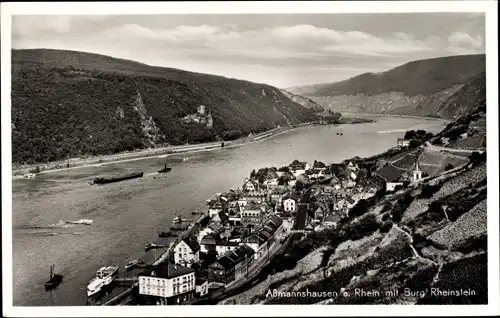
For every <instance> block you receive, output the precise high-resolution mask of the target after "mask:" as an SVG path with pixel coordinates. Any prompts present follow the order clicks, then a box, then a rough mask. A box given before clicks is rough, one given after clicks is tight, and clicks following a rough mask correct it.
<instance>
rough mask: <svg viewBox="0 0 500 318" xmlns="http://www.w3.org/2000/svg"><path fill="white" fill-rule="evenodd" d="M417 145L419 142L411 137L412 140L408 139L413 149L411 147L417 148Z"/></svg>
mask: <svg viewBox="0 0 500 318" xmlns="http://www.w3.org/2000/svg"><path fill="white" fill-rule="evenodd" d="M418 146H420V142H419V141H417V140H415V139H413V140H412V141H410V146H409V147H410V148H411V149H413V148H417V147H418Z"/></svg>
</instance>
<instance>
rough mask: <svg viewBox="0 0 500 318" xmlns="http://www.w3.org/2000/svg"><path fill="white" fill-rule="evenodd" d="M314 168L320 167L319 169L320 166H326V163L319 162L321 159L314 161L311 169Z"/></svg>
mask: <svg viewBox="0 0 500 318" xmlns="http://www.w3.org/2000/svg"><path fill="white" fill-rule="evenodd" d="M314 168H320V169H322V168H326V165H325V164H324V163H323V162H321V161H315V162H314V164H313V169H314Z"/></svg>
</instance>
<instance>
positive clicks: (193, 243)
mask: <svg viewBox="0 0 500 318" xmlns="http://www.w3.org/2000/svg"><path fill="white" fill-rule="evenodd" d="M182 242H184V243H186V244H187V246H189V248H190V249H191V250H192V251H193V253H196V252H198V251H199V250H200V244H199V243H198V241H197V240H196V238H194V237H192V236H187V237H185V238H183V239H182Z"/></svg>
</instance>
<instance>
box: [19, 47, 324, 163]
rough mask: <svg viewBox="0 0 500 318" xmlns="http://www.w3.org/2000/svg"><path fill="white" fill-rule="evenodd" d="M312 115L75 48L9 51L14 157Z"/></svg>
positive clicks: (234, 88)
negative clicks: (76, 50)
mask: <svg viewBox="0 0 500 318" xmlns="http://www.w3.org/2000/svg"><path fill="white" fill-rule="evenodd" d="M201 106H205V108H204V111H201V114H200V109H201V108H200V107H201ZM315 119H316V115H314V113H313V112H312V111H311V110H309V109H307V108H305V107H303V106H301V105H299V104H297V103H295V102H293V101H291V100H290V99H289V98H288V97H286V96H285V95H283V93H281V92H280V91H279V90H278V89H277V88H274V87H271V86H269V85H264V84H257V83H251V82H247V81H240V80H235V79H229V78H224V77H220V76H213V75H207V74H199V73H192V72H186V71H182V70H177V69H170V68H162V67H153V66H149V65H145V64H141V63H137V62H133V61H127V60H122V59H116V58H112V57H109V56H103V55H98V54H90V53H84V52H74V51H62V50H44V49H39V50H13V51H12V149H13V153H12V158H13V162H15V163H39V162H47V161H55V160H61V159H66V158H67V157H78V156H82V155H98V154H109V153H117V152H122V151H128V150H133V149H142V148H149V147H156V146H160V145H167V144H172V145H179V144H184V143H197V142H204V141H215V140H222V139H224V140H228V139H235V138H239V137H242V136H246V135H248V134H249V133H251V132H253V133H257V132H262V131H265V130H269V129H272V128H275V127H277V126H278V125H281V126H285V125H292V124H297V123H301V122H308V121H313V120H315Z"/></svg>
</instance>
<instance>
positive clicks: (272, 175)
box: [266, 170, 279, 180]
mask: <svg viewBox="0 0 500 318" xmlns="http://www.w3.org/2000/svg"><path fill="white" fill-rule="evenodd" d="M278 178H279V176H278V174H277V173H276V171H273V170H269V171H268V172H267V175H266V180H270V179H278Z"/></svg>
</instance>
